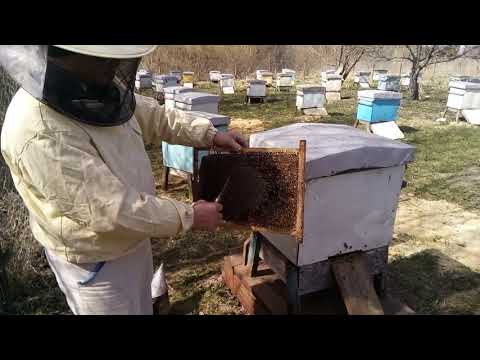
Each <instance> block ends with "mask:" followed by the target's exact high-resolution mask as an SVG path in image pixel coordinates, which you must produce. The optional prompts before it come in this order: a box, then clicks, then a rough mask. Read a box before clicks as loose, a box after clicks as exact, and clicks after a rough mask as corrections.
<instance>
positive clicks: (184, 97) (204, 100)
mask: <svg viewBox="0 0 480 360" xmlns="http://www.w3.org/2000/svg"><path fill="white" fill-rule="evenodd" d="M175 101H178V102H181V103H184V104H188V105H198V104H208V103H218V102H219V101H220V96H218V95H213V94H209V93H204V92H185V93H183V94H176V95H175Z"/></svg>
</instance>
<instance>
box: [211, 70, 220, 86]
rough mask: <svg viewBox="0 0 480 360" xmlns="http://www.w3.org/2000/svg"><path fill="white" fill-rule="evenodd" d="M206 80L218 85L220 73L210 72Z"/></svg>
mask: <svg viewBox="0 0 480 360" xmlns="http://www.w3.org/2000/svg"><path fill="white" fill-rule="evenodd" d="M208 78H209V80H210V82H212V83H218V82H219V81H220V79H221V73H220V71H216V70H212V71H210V72H209V73H208Z"/></svg>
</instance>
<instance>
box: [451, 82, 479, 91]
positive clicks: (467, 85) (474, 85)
mask: <svg viewBox="0 0 480 360" xmlns="http://www.w3.org/2000/svg"><path fill="white" fill-rule="evenodd" d="M448 87H451V88H457V89H464V90H479V89H480V83H478V82H467V81H451V82H450V83H449V84H448Z"/></svg>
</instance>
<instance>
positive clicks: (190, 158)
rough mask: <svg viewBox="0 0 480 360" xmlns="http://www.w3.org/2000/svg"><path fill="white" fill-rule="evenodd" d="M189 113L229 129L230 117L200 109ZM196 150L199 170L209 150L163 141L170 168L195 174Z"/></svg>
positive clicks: (165, 160)
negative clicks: (200, 110)
mask: <svg viewBox="0 0 480 360" xmlns="http://www.w3.org/2000/svg"><path fill="white" fill-rule="evenodd" d="M188 114H189V115H192V116H195V117H200V118H204V119H208V120H210V122H211V123H212V124H213V126H215V128H216V129H218V130H219V131H227V130H228V125H229V124H230V118H229V117H228V116H224V115H219V114H210V113H205V112H199V111H189V112H188ZM194 151H197V156H198V166H197V170H198V169H199V168H200V163H201V159H202V158H203V157H204V156H205V155H207V154H208V151H207V150H195V149H194V148H192V147H189V146H183V145H171V144H168V143H166V142H162V153H163V165H164V166H165V167H168V168H172V169H176V170H181V171H184V172H187V173H189V174H193V162H194Z"/></svg>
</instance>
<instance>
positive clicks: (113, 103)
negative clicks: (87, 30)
mask: <svg viewBox="0 0 480 360" xmlns="http://www.w3.org/2000/svg"><path fill="white" fill-rule="evenodd" d="M154 49H155V46H154V45H2V46H0V65H1V66H3V67H4V69H5V70H6V71H7V72H8V73H9V74H10V76H12V77H13V78H14V79H15V80H16V81H17V82H18V83H19V84H20V86H22V87H23V88H24V89H25V90H26V91H27V92H29V93H30V94H31V95H32V96H34V97H35V98H36V99H38V100H39V101H41V102H43V103H45V104H47V105H49V106H51V107H52V108H54V109H55V110H57V111H59V112H61V113H63V114H65V115H67V116H69V117H72V118H74V119H76V120H78V121H81V122H84V123H87V124H91V125H97V126H115V125H120V124H122V123H124V122H126V121H128V120H130V118H131V117H132V115H133V112H134V111H135V96H134V87H135V75H136V71H137V68H138V65H139V63H140V60H141V57H142V56H144V55H146V54H148V53H150V52H151V51H153V50H154Z"/></svg>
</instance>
